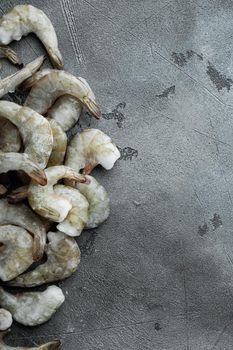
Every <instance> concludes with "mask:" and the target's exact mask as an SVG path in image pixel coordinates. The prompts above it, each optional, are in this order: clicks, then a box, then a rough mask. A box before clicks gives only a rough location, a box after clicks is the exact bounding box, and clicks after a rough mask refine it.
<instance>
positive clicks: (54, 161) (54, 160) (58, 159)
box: [48, 119, 67, 167]
mask: <svg viewBox="0 0 233 350" xmlns="http://www.w3.org/2000/svg"><path fill="white" fill-rule="evenodd" d="M48 121H49V124H50V126H51V129H52V133H53V149H52V153H51V155H50V158H49V161H48V167H50V166H54V165H61V164H63V162H64V158H65V154H66V147H67V136H66V133H65V132H64V131H63V130H62V128H61V127H60V125H59V124H58V123H57V122H56V121H55V120H53V119H48Z"/></svg>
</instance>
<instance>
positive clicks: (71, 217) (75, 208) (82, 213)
mask: <svg viewBox="0 0 233 350" xmlns="http://www.w3.org/2000/svg"><path fill="white" fill-rule="evenodd" d="M54 191H55V193H58V194H59V195H61V196H62V197H64V198H67V200H69V201H70V202H71V204H72V209H71V210H70V211H69V213H68V215H67V217H66V218H65V220H64V221H62V222H61V223H60V224H58V225H57V229H58V230H59V231H61V232H64V233H65V234H67V235H68V236H72V237H74V236H80V234H81V232H82V230H83V229H84V227H85V225H86V223H87V221H88V207H89V204H88V201H87V200H86V198H85V197H84V196H83V195H82V194H81V193H80V192H79V191H78V190H77V189H75V188H72V187H68V186H64V185H56V186H54Z"/></svg>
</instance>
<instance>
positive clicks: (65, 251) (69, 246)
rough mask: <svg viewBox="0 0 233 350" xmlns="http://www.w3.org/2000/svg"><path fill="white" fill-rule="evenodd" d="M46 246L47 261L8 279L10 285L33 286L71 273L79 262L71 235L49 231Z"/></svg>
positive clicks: (59, 279)
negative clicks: (12, 278)
mask: <svg viewBox="0 0 233 350" xmlns="http://www.w3.org/2000/svg"><path fill="white" fill-rule="evenodd" d="M48 240H49V243H48V244H47V246H46V255H47V261H46V262H45V263H44V264H42V265H39V266H37V267H36V268H35V269H34V270H32V271H29V272H26V273H24V274H22V275H21V276H18V277H17V278H16V279H15V280H13V281H10V282H9V285H11V286H20V287H35V286H39V285H42V284H44V283H51V282H55V281H61V280H63V279H65V278H67V277H69V276H70V275H71V274H73V273H74V272H75V271H76V270H77V267H78V265H79V263H80V250H79V247H78V245H77V243H76V241H75V240H74V238H72V237H68V236H66V235H65V234H64V233H62V232H59V231H58V232H49V233H48Z"/></svg>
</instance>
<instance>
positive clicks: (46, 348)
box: [39, 340, 61, 350]
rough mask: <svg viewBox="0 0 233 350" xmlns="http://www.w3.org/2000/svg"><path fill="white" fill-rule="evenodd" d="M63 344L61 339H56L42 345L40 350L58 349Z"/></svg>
mask: <svg viewBox="0 0 233 350" xmlns="http://www.w3.org/2000/svg"><path fill="white" fill-rule="evenodd" d="M60 346H61V342H60V340H54V341H51V342H49V343H47V344H44V345H41V346H40V347H39V350H57V349H58V348H59V347H60Z"/></svg>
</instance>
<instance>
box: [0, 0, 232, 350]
mask: <svg viewBox="0 0 233 350" xmlns="http://www.w3.org/2000/svg"><path fill="white" fill-rule="evenodd" d="M21 3H24V1H1V2H0V10H1V11H2V12H5V11H6V10H7V9H9V8H10V7H11V6H12V5H16V4H21ZM31 3H32V4H34V5H36V6H38V7H40V8H41V9H42V10H44V11H45V12H46V14H47V15H48V16H49V17H50V18H51V20H52V22H53V24H54V26H55V29H56V32H57V35H58V38H59V43H60V48H61V51H62V54H63V55H64V58H65V68H66V69H67V70H69V71H70V72H71V73H73V74H76V75H80V76H82V77H84V78H86V79H87V80H88V82H89V83H90V85H91V86H92V88H93V90H94V91H95V94H96V96H97V100H98V101H99V103H100V105H101V107H102V111H103V117H102V119H101V121H100V122H96V121H94V120H93V119H91V120H90V118H89V117H87V116H83V118H82V119H81V121H80V123H79V124H80V125H79V127H80V126H81V127H85V126H89V125H91V126H92V127H96V126H97V125H98V127H99V128H100V129H101V130H103V131H105V132H106V133H108V134H109V135H110V136H111V137H112V138H113V139H114V141H115V142H116V143H117V145H118V146H119V147H120V148H121V153H122V158H121V160H120V161H118V163H117V164H116V166H115V167H114V169H113V170H112V171H109V172H106V171H104V170H101V169H98V170H97V171H96V172H95V174H96V176H97V178H98V179H99V180H100V181H101V183H102V184H103V185H104V186H105V187H106V189H107V190H108V192H109V194H110V197H111V202H112V212H111V216H110V218H109V220H108V221H107V222H106V223H105V224H103V225H102V226H101V227H99V228H98V229H96V230H95V231H94V232H91V231H90V232H84V233H83V235H82V237H81V238H80V239H78V242H79V245H80V248H81V250H82V260H81V264H80V268H79V270H78V271H77V273H76V274H75V275H74V276H72V277H71V278H69V279H68V280H66V281H64V282H62V283H60V286H61V287H62V289H63V291H64V293H65V295H66V302H65V304H64V305H63V306H62V308H61V309H60V310H59V311H58V312H57V313H56V315H55V316H54V317H53V318H52V320H51V321H50V322H49V323H47V324H45V325H42V326H40V327H37V328H33V329H29V328H26V327H22V326H20V325H15V326H14V327H13V332H12V334H11V336H10V337H9V343H11V344H28V345H30V346H33V345H34V346H35V344H38V343H41V342H44V341H47V340H50V339H54V338H61V339H62V342H63V349H65V350H68V349H69V350H76V349H80V350H95V349H96V350H100V349H104V350H120V349H121V350H176V349H177V350H184V349H186V350H199V349H200V350H217V349H219V350H220V349H221V350H223V349H224V350H225V349H226V350H228V349H229V350H230V349H232V347H233V253H232V247H233V225H232V224H233V219H232V213H233V199H232V198H233V152H232V143H233V141H232V138H233V137H232V136H233V116H232V112H233V108H232V107H233V88H232V85H233V59H232V54H233V2H232V1H230V0H194V1H189V0H115V1H114V0H76V1H75V0H57V1H55V0H53V1H51V0H45V1H42V0H37V1H36V0H33V1H31ZM12 47H13V48H14V49H15V50H16V51H17V52H18V53H20V54H21V56H22V57H23V60H24V62H25V63H27V62H29V61H31V60H32V59H33V58H35V57H36V56H38V55H39V54H40V53H41V52H43V51H44V50H43V47H42V46H41V44H40V43H39V41H38V40H36V39H35V37H34V36H32V35H31V36H28V37H27V38H26V39H23V40H22V41H20V42H19V43H14V44H13V45H12ZM13 70H14V68H13V67H10V66H8V65H7V64H6V63H4V65H3V69H2V71H1V75H2V76H6V75H7V74H8V73H9V71H13Z"/></svg>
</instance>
